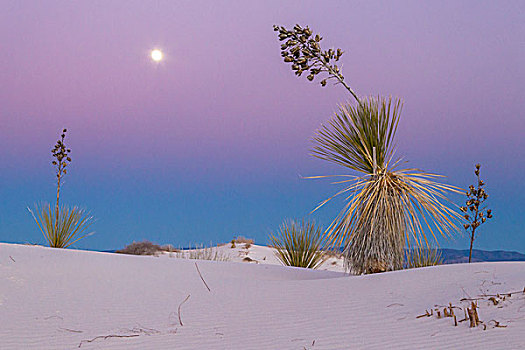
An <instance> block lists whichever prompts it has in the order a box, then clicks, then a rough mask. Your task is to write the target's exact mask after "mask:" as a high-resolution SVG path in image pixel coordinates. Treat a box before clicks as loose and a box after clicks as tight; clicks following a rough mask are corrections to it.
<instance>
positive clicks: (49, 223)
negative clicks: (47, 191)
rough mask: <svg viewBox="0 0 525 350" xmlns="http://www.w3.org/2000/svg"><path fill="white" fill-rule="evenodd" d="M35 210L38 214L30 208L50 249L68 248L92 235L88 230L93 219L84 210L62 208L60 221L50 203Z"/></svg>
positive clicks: (59, 216)
mask: <svg viewBox="0 0 525 350" xmlns="http://www.w3.org/2000/svg"><path fill="white" fill-rule="evenodd" d="M35 209H36V214H35V213H34V212H33V211H32V210H31V209H29V208H28V210H29V212H30V213H31V215H33V218H34V219H35V221H36V224H37V225H38V228H39V229H40V231H41V232H42V234H43V235H44V237H45V239H46V241H47V243H48V244H49V246H50V247H53V248H67V247H69V246H71V245H72V244H74V243H75V242H77V241H79V240H80V239H82V238H84V237H86V236H88V235H90V234H91V233H92V232H88V229H89V227H90V226H91V225H92V224H93V217H92V216H90V215H89V213H87V212H86V211H85V210H84V209H81V208H79V207H76V206H75V207H73V208H69V207H66V206H62V207H61V208H60V209H59V215H58V220H57V216H56V212H55V210H54V208H53V209H52V208H51V205H49V203H43V204H42V205H40V206H37V207H36V208H35Z"/></svg>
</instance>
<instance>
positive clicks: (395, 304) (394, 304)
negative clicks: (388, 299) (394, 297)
mask: <svg viewBox="0 0 525 350" xmlns="http://www.w3.org/2000/svg"><path fill="white" fill-rule="evenodd" d="M391 306H404V305H403V304H400V303H393V304H390V305H387V306H386V307H391Z"/></svg>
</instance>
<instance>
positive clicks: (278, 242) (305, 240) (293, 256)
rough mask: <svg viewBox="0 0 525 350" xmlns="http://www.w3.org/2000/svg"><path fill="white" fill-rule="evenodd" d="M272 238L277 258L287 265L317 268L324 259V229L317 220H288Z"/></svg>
mask: <svg viewBox="0 0 525 350" xmlns="http://www.w3.org/2000/svg"><path fill="white" fill-rule="evenodd" d="M270 240H271V242H272V245H273V246H274V247H275V249H277V251H276V253H275V255H276V257H277V259H279V261H280V262H281V263H282V264H283V265H285V266H296V267H305V268H309V269H316V268H318V267H319V266H320V265H321V264H322V263H323V261H324V256H325V253H324V251H323V248H324V247H323V242H324V241H323V230H322V228H320V227H317V226H316V224H315V222H309V221H304V220H303V221H302V222H301V223H298V222H296V221H294V220H287V221H285V222H284V223H283V224H282V225H281V226H280V228H279V234H278V235H277V236H276V235H274V234H271V235H270Z"/></svg>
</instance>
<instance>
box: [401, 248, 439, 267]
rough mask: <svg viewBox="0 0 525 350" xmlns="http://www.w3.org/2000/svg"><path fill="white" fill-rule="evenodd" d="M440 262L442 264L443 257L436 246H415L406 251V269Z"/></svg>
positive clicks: (434, 264)
mask: <svg viewBox="0 0 525 350" xmlns="http://www.w3.org/2000/svg"><path fill="white" fill-rule="evenodd" d="M441 264H443V257H442V255H441V252H440V251H439V250H438V249H437V248H431V247H429V248H424V247H415V248H413V249H407V251H406V268H407V269H414V268H417V267H425V266H436V265H441Z"/></svg>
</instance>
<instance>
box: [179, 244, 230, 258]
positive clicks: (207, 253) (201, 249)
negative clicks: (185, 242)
mask: <svg viewBox="0 0 525 350" xmlns="http://www.w3.org/2000/svg"><path fill="white" fill-rule="evenodd" d="M176 257H177V258H182V259H196V260H213V261H229V260H230V257H229V256H228V255H226V254H224V253H222V252H221V251H220V250H218V249H217V247H213V246H211V247H205V246H204V245H200V246H197V247H196V249H191V250H183V251H180V252H178V253H177V255H176Z"/></svg>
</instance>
